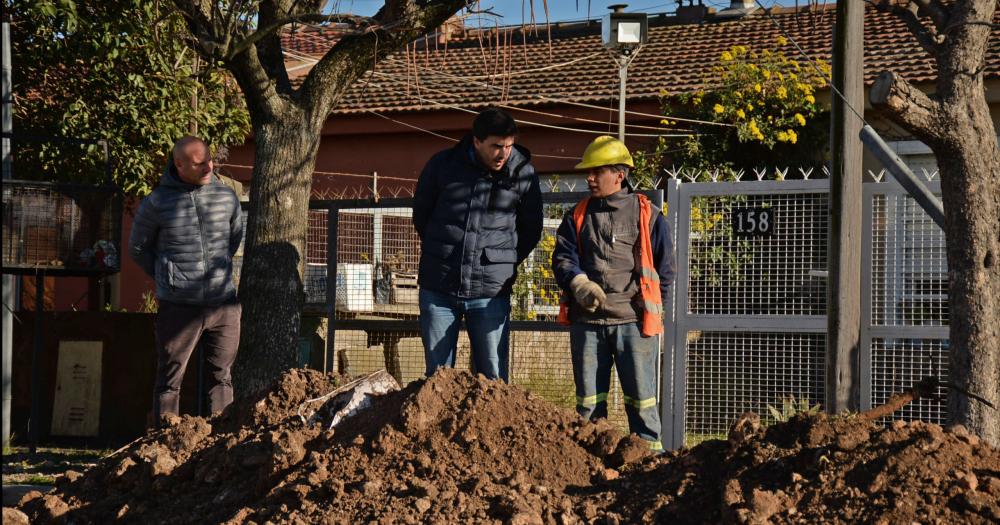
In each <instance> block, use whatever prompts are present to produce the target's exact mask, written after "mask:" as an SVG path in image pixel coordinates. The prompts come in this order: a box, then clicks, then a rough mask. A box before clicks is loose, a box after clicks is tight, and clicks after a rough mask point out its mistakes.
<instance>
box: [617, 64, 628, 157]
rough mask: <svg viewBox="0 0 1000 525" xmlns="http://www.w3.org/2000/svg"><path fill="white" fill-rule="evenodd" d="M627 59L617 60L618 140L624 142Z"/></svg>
mask: <svg viewBox="0 0 1000 525" xmlns="http://www.w3.org/2000/svg"><path fill="white" fill-rule="evenodd" d="M628 63H629V60H628V57H626V56H622V57H620V58H619V59H618V140H620V141H622V143H624V142H625V80H626V78H627V77H628Z"/></svg>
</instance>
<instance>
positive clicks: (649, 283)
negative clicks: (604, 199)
mask: <svg viewBox="0 0 1000 525" xmlns="http://www.w3.org/2000/svg"><path fill="white" fill-rule="evenodd" d="M635 196H636V197H637V198H638V199H639V290H640V292H641V293H642V305H643V308H642V318H641V319H640V320H639V328H640V331H641V332H642V335H644V336H646V337H651V336H654V335H659V334H662V333H663V298H662V297H660V275H659V274H658V273H656V267H655V266H654V265H653V238H652V234H651V232H650V230H649V222H650V221H651V220H652V218H653V207H652V205H651V204H650V203H649V199H648V198H646V196H645V195H642V194H640V193H637V194H635ZM589 202H590V197H584V198H583V200H581V201H580V202H579V203H577V205H576V207H575V208H573V226H574V227H575V229H576V249H577V252H579V253H580V255H581V256H582V255H583V252H582V250H583V246H582V244H581V243H580V230H582V229H583V218H584V216H585V215H586V214H587V203H589ZM572 300H573V299H572V298H571V297H570V294H569V292H566V291H564V292H563V294H562V299H561V300H560V301H559V318H558V319H557V320H558V322H559V324H562V325H569V324H570V320H569V306H570V301H572Z"/></svg>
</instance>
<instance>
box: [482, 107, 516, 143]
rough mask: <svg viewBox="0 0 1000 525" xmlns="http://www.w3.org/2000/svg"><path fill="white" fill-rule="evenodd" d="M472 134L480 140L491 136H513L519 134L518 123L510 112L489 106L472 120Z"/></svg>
mask: <svg viewBox="0 0 1000 525" xmlns="http://www.w3.org/2000/svg"><path fill="white" fill-rule="evenodd" d="M472 135H473V136H474V137H476V138H477V139H479V140H485V139H486V137H489V136H494V137H513V136H514V135H517V123H516V122H514V117H512V116H510V113H507V112H506V111H504V110H502V109H498V108H488V109H485V110H483V111H482V112H481V113H480V114H478V115H476V120H473V121H472Z"/></svg>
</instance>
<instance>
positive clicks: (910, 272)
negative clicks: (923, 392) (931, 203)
mask: <svg viewBox="0 0 1000 525" xmlns="http://www.w3.org/2000/svg"><path fill="white" fill-rule="evenodd" d="M925 176H926V177H927V178H928V179H933V174H927V172H925ZM878 179H879V180H882V179H883V178H882V177H878ZM927 186H928V189H930V190H931V191H932V192H934V193H935V194H940V191H941V189H940V186H941V185H940V183H939V182H936V181H933V180H931V181H929V182H928V183H927ZM863 197H864V206H863V210H864V217H863V222H862V225H863V231H864V235H863V238H862V250H863V252H862V264H861V269H862V275H861V285H862V288H863V289H864V290H867V291H870V292H869V293H865V294H862V297H863V298H868V300H866V301H864V302H863V303H862V307H861V323H862V324H861V408H862V409H866V408H870V407H872V406H877V405H880V404H882V403H884V402H885V401H886V400H887V399H888V398H889V396H890V395H892V394H893V393H894V392H900V391H902V390H904V389H907V388H909V387H910V386H912V385H913V383H915V382H917V381H919V380H920V379H921V378H923V377H925V376H928V375H931V376H936V377H941V378H945V377H947V375H948V310H949V309H948V262H947V255H946V252H945V237H944V232H943V231H942V230H941V228H939V227H938V226H937V225H936V224H935V223H934V221H933V220H931V218H930V217H929V216H928V215H927V214H926V213H925V212H924V210H923V209H922V208H921V207H920V206H919V205H918V204H917V203H916V201H914V200H913V199H912V198H911V197H909V196H908V195H907V194H906V191H905V190H904V189H903V188H902V187H901V186H900V185H899V184H898V183H896V182H895V181H892V180H891V179H888V180H886V181H885V182H876V183H868V184H865V185H864V190H863ZM938 394H939V395H940V396H942V397H944V396H945V395H946V392H945V391H944V389H941V390H940V391H939V392H938ZM893 418H895V419H906V420H911V419H921V420H924V421H932V422H935V423H943V422H944V420H945V406H944V404H943V403H939V402H937V401H934V400H928V399H922V400H919V401H917V402H915V403H910V404H909V405H907V406H906V407H904V408H903V409H902V410H900V411H898V412H896V413H895V414H894V416H893Z"/></svg>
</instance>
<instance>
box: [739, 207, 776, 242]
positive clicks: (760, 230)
mask: <svg viewBox="0 0 1000 525" xmlns="http://www.w3.org/2000/svg"><path fill="white" fill-rule="evenodd" d="M732 219H733V235H735V236H737V237H770V236H771V235H773V234H774V228H775V226H777V222H778V221H777V217H776V216H775V214H774V210H772V209H771V208H733V210H732Z"/></svg>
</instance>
